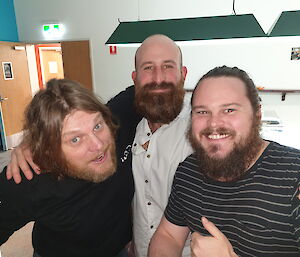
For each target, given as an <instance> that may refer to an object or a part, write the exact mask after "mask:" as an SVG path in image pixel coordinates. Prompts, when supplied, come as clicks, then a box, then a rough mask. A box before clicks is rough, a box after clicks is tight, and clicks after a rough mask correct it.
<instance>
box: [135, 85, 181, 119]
mask: <svg viewBox="0 0 300 257" xmlns="http://www.w3.org/2000/svg"><path fill="white" fill-rule="evenodd" d="M183 83H184V80H183V79H181V80H180V82H179V83H178V84H177V85H175V84H174V83H167V82H162V83H160V84H156V83H155V82H154V83H148V84H146V85H143V86H142V85H136V93H135V106H136V108H137V111H138V112H139V113H140V114H141V115H143V117H145V118H146V119H147V120H148V121H150V122H153V123H163V124H168V123H170V122H171V121H173V120H174V119H175V118H176V117H177V116H178V114H179V113H180V111H181V109H182V105H183V99H184V93H185V92H184V89H183ZM153 89H170V90H169V91H167V92H163V93H154V92H151V90H153Z"/></svg>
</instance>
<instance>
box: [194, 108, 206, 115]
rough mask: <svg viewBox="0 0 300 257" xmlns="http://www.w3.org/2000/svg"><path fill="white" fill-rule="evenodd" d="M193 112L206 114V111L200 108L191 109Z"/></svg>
mask: <svg viewBox="0 0 300 257" xmlns="http://www.w3.org/2000/svg"><path fill="white" fill-rule="evenodd" d="M193 114H197V115H206V114H208V111H206V110H200V109H195V110H193Z"/></svg>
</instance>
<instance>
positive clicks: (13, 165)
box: [6, 151, 21, 184]
mask: <svg viewBox="0 0 300 257" xmlns="http://www.w3.org/2000/svg"><path fill="white" fill-rule="evenodd" d="M18 170H19V167H18V165H17V159H16V155H15V154H14V151H13V152H12V154H11V159H10V162H9V163H8V165H7V170H6V178H7V179H8V180H9V179H11V178H12V177H14V181H15V183H17V184H19V183H20V182H21V176H20V174H19V171H18ZM16 171H17V172H16ZM14 173H15V175H14V176H13V174H14Z"/></svg>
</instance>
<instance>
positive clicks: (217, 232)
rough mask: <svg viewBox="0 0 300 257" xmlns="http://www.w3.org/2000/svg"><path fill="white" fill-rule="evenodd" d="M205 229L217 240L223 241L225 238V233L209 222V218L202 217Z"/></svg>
mask: <svg viewBox="0 0 300 257" xmlns="http://www.w3.org/2000/svg"><path fill="white" fill-rule="evenodd" d="M201 221H202V224H203V227H204V228H205V229H206V230H207V231H208V232H209V233H210V234H211V235H212V236H213V237H215V238H217V239H223V238H224V237H225V236H224V235H223V233H222V232H221V231H220V230H219V229H218V228H217V227H216V226H215V224H214V223H212V222H211V221H209V220H208V219H207V218H205V217H202V218H201Z"/></svg>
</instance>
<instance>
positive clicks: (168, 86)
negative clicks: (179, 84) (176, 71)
mask: <svg viewBox="0 0 300 257" xmlns="http://www.w3.org/2000/svg"><path fill="white" fill-rule="evenodd" d="M142 88H143V90H152V89H174V88H176V85H175V84H174V83H172V82H165V81H162V82H161V83H159V84H158V83H156V82H151V83H147V84H145V85H144V86H143V87H142Z"/></svg>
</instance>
